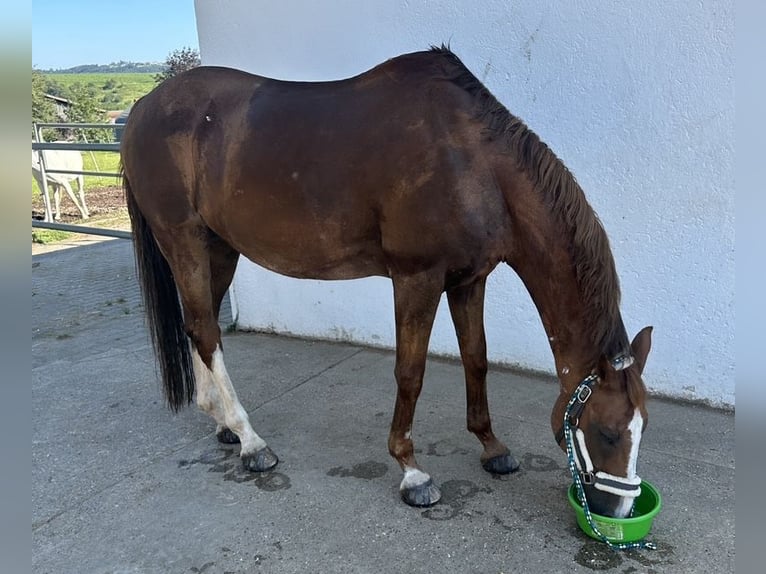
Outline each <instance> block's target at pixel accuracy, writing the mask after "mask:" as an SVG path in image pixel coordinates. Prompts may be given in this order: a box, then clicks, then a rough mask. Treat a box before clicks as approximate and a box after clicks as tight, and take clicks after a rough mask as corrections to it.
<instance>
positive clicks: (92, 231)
mask: <svg viewBox="0 0 766 574" xmlns="http://www.w3.org/2000/svg"><path fill="white" fill-rule="evenodd" d="M32 128H33V130H34V141H33V142H32V151H36V152H37V154H38V158H39V163H40V179H41V182H42V189H41V190H40V191H41V193H42V195H43V205H44V207H45V215H44V220H43V221H40V220H36V219H33V220H32V227H38V228H43V229H57V230H60V231H72V232H75V233H87V234H89V235H105V236H108V237H119V238H122V239H130V238H131V234H130V232H128V231H122V230H119V229H106V228H100V227H88V226H84V225H70V224H68V223H59V222H54V221H53V213H52V211H51V199H50V193H49V191H48V183H49V182H48V178H47V174H68V175H95V176H102V177H103V176H106V177H109V176H113V177H119V176H120V174H119V173H112V172H104V171H73V170H65V169H49V168H48V167H47V166H46V165H45V154H44V153H43V151H44V150H75V151H91V152H93V151H109V152H119V151H120V144H119V142H118V143H88V142H87V137H85V140H86V141H85V142H45V141H43V138H42V130H43V129H45V128H51V129H76V130H89V129H112V130H121V129H124V128H125V125H124V124H77V123H34V124H32Z"/></svg>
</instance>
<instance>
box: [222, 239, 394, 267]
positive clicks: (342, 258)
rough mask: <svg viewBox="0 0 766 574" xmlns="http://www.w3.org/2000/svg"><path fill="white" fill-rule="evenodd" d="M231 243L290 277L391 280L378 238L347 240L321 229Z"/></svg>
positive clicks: (254, 258) (246, 255)
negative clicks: (375, 277)
mask: <svg viewBox="0 0 766 574" xmlns="http://www.w3.org/2000/svg"><path fill="white" fill-rule="evenodd" d="M328 235H330V236H328ZM227 239H228V240H229V242H230V243H231V244H232V246H234V247H235V249H237V250H238V251H239V252H240V253H241V254H242V255H244V256H245V257H247V258H248V259H250V260H251V261H252V262H254V263H257V264H258V265H260V266H262V267H265V268H267V269H269V270H271V271H274V272H276V273H280V274H282V275H287V276H289V277H297V278H301V279H358V278H360V277H369V276H372V275H382V276H388V268H387V266H386V265H385V263H384V257H383V253H382V250H381V248H380V242H379V241H377V240H375V239H374V238H364V237H353V238H347V239H346V240H343V239H342V238H340V237H337V236H334V234H328V233H327V232H322V230H319V229H313V228H311V227H307V226H299V227H298V228H295V229H291V230H288V229H285V230H282V231H281V232H279V231H276V230H274V231H273V232H272V233H251V234H248V236H247V237H244V236H232V237H229V238H227Z"/></svg>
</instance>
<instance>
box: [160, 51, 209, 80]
mask: <svg viewBox="0 0 766 574" xmlns="http://www.w3.org/2000/svg"><path fill="white" fill-rule="evenodd" d="M200 64H201V62H200V59H199V52H197V50H195V49H194V48H188V47H183V48H181V49H179V50H173V51H172V52H170V54H168V57H167V58H165V69H164V70H163V71H162V72H160V73H159V74H156V75H155V76H154V81H155V82H156V83H157V84H159V83H161V82H164V81H165V80H167V79H168V78H172V77H173V76H177V75H178V74H180V73H181V72H185V71H186V70H191V69H192V68H196V67H197V66H199V65H200Z"/></svg>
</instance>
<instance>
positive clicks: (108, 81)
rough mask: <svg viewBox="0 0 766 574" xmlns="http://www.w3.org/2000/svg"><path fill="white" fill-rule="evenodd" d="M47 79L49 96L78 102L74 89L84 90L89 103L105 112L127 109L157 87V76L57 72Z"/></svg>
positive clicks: (49, 75)
mask: <svg viewBox="0 0 766 574" xmlns="http://www.w3.org/2000/svg"><path fill="white" fill-rule="evenodd" d="M45 79H46V80H47V82H46V83H47V90H46V91H47V92H48V93H50V94H53V95H56V96H61V97H63V98H67V99H75V100H76V99H77V97H76V96H75V95H74V93H73V90H72V88H73V87H75V88H78V87H79V88H83V90H84V92H85V93H86V94H87V95H88V97H89V99H92V100H93V101H95V102H96V105H97V107H99V108H101V109H104V110H122V109H125V108H127V107H128V106H130V105H131V104H132V103H133V102H134V101H136V100H137V99H138V98H140V97H141V96H144V95H146V94H148V93H149V92H150V91H151V90H152V88H154V86H155V85H156V84H155V81H154V74H151V73H131V72H122V73H114V72H107V73H104V72H101V73H87V74H86V73H77V74H75V73H66V72H60V73H59V72H57V73H45ZM77 84H79V86H77ZM75 91H76V92H77V90H75ZM78 93H83V92H82V91H79V92H78Z"/></svg>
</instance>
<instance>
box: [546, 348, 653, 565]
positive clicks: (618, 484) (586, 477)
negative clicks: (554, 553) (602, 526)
mask: <svg viewBox="0 0 766 574" xmlns="http://www.w3.org/2000/svg"><path fill="white" fill-rule="evenodd" d="M631 364H633V357H631V356H629V355H624V356H621V357H618V358H617V359H615V360H613V361H612V366H613V367H614V368H615V369H617V370H621V369H624V368H626V367H629V366H630V365H631ZM597 382H598V375H595V374H591V375H588V376H587V377H585V379H583V380H582V382H581V383H580V384H579V385H577V388H576V389H575V390H574V392H573V393H572V397H571V398H570V399H569V402H568V403H567V407H566V409H565V411H564V424H563V426H562V427H561V429H560V430H559V432H557V433H556V441H557V442H558V443H561V441H562V440H563V439H565V438H566V449H567V460H568V465H569V472H570V473H571V474H572V480H573V481H574V484H575V488H576V489H577V497H578V498H579V499H580V504H582V508H583V512H584V513H585V518H586V520H587V521H588V525H589V526H590V527H591V529H592V530H593V532H594V533H595V534H596V535H597V536H598V537H599V538H600V539H601V540H602V541H603V542H604V543H605V544H606V545H607V546H609V547H610V548H612V549H614V550H633V549H636V548H648V549H650V550H656V549H657V546H656V545H655V544H654V543H653V542H646V541H645V540H641V541H639V542H612V541H611V540H609V538H608V537H607V536H606V535H605V534H604V533H603V532H601V530H599V528H598V526H597V525H596V523H595V521H594V520H593V516H592V515H591V512H590V508H589V507H588V500H587V499H586V497H585V489H584V488H583V485H584V484H587V485H591V486H593V487H594V488H597V489H598V490H602V491H604V492H609V493H611V494H616V495H617V496H625V497H628V498H633V499H635V498H636V497H637V496H638V495H639V494H641V479H640V478H639V477H638V476H636V477H634V478H632V479H628V478H624V477H622V476H614V475H611V474H608V473H606V472H603V471H597V472H595V473H594V472H593V470H594V469H593V462H592V461H591V459H590V455H589V454H588V448H587V446H586V445H585V433H583V432H582V430H580V429H579V428H577V425H578V424H579V423H580V415H581V414H582V412H583V409H585V403H586V402H588V399H589V398H590V397H591V395H592V394H593V386H594V385H595V384H596V383H597ZM575 438H576V440H575ZM630 514H631V515H632V514H633V509H631V512H630Z"/></svg>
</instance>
